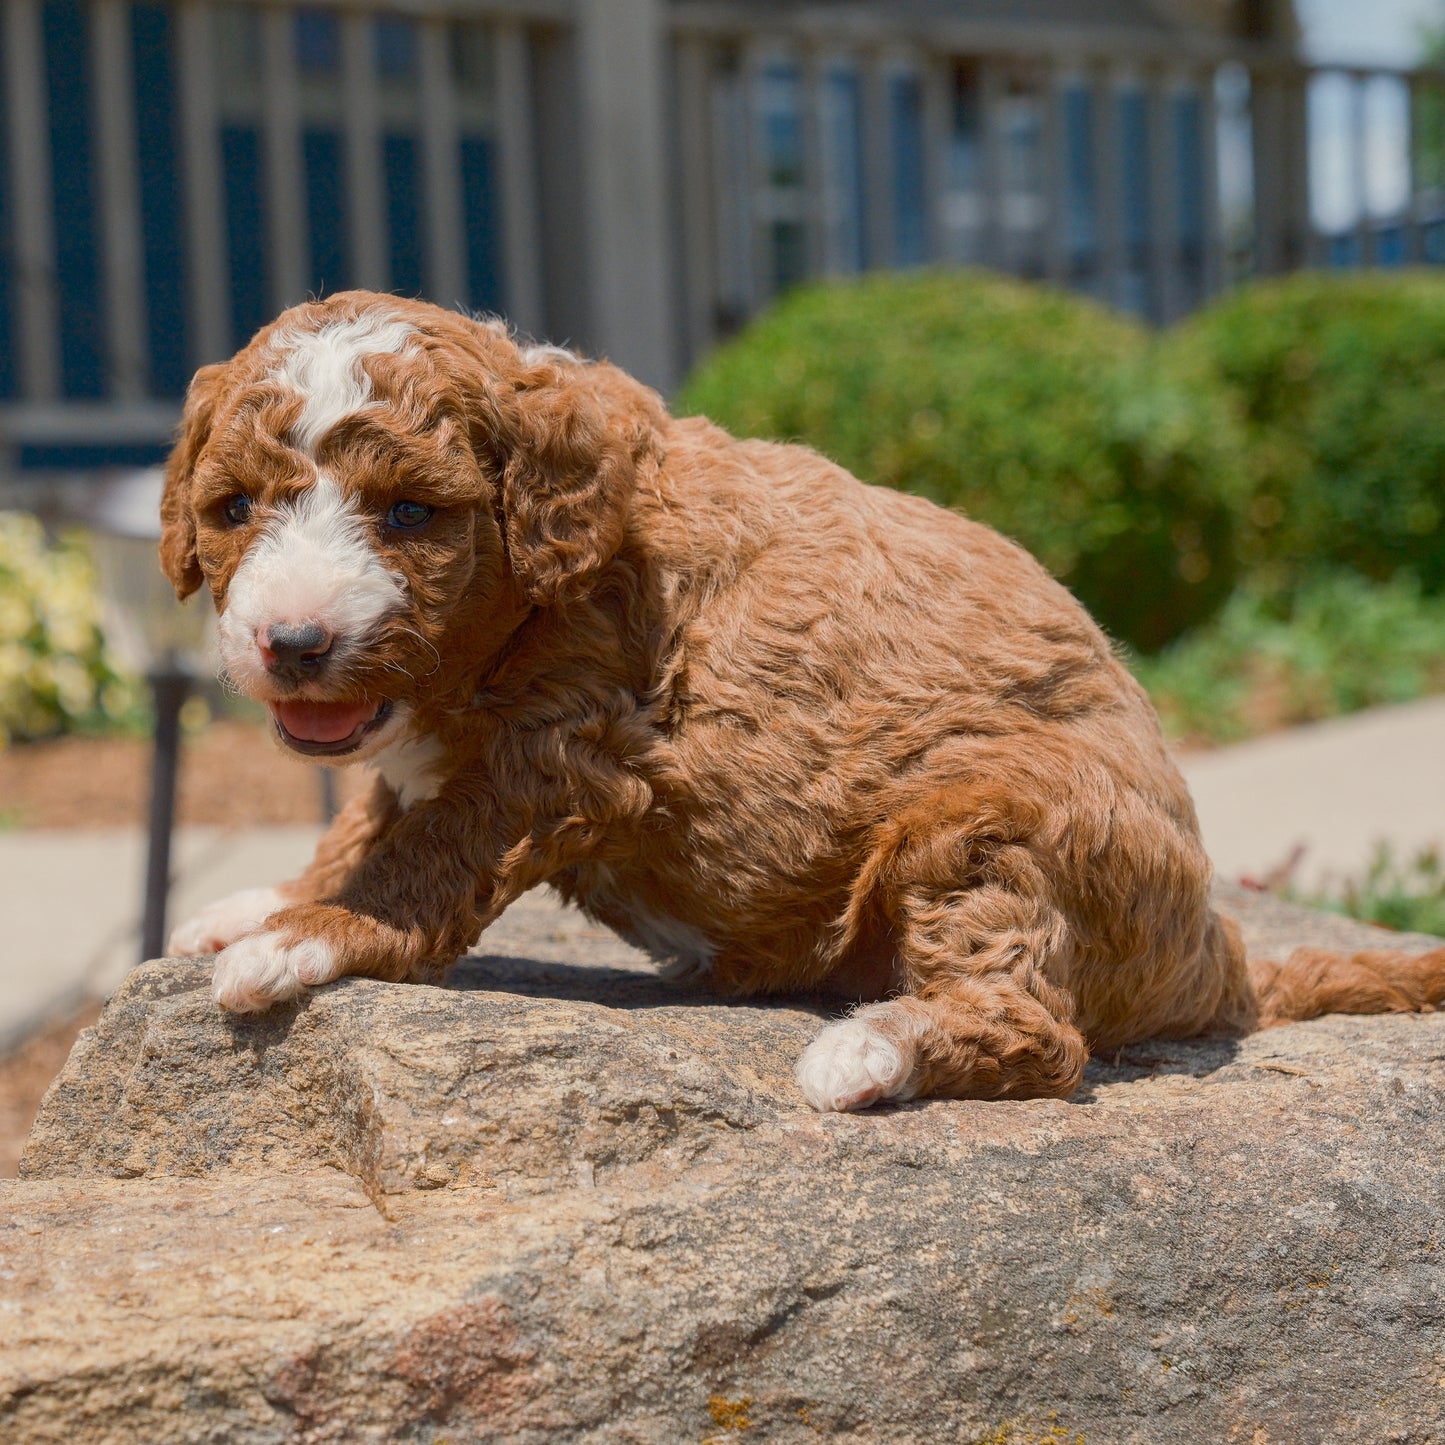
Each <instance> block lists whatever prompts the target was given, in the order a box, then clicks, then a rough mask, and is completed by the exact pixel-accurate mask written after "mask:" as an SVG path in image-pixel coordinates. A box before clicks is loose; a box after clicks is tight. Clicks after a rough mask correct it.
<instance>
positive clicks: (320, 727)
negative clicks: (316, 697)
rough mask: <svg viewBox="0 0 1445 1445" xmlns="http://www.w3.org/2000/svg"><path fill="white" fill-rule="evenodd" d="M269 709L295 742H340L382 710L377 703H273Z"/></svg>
mask: <svg viewBox="0 0 1445 1445" xmlns="http://www.w3.org/2000/svg"><path fill="white" fill-rule="evenodd" d="M271 710H272V712H274V713H275V715H276V716H277V718H279V719H280V721H281V726H282V727H283V728H285V729H286V731H287V732H288V733H290V734H291V736H292V737H293V738H295V739H296V740H297V741H298V742H303V743H339V742H341V741H342V739H343V738H349V737H350V736H351V735H352V733H354V732H355V731H356V730H357V728H359V727H360V726H361V725H362V723H368V722H370V721H371V720H372V718H374V717H375V716H376V715H377V713H378V712H380V711H381V704H380V703H379V702H273V703H272V704H271Z"/></svg>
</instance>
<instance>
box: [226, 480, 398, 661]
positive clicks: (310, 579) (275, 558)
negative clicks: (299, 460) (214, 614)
mask: <svg viewBox="0 0 1445 1445" xmlns="http://www.w3.org/2000/svg"><path fill="white" fill-rule="evenodd" d="M404 600H405V583H404V581H403V579H402V578H400V577H399V576H397V575H396V573H394V572H390V571H388V570H387V568H386V567H385V566H383V565H382V561H381V558H380V557H379V556H378V555H377V552H376V547H375V544H374V542H373V540H372V538H371V536H370V534H369V532H368V529H367V527H366V524H365V523H364V522H363V521H362V519H361V518H360V517H359V516H358V515H357V512H356V508H355V505H354V503H353V502H352V499H351V498H350V497H348V496H347V495H346V494H345V493H344V492H343V491H342V490H341V488H340V487H339V486H337V484H336V481H335V479H334V478H332V477H330V476H328V475H327V474H326V473H325V472H321V473H318V475H317V479H316V484H315V485H314V486H311V487H308V488H307V489H306V490H305V491H304V492H302V493H301V495H300V496H299V497H297V498H296V500H295V501H293V502H289V503H287V504H286V505H285V506H283V507H282V508H281V510H280V511H279V513H278V514H277V515H276V516H275V517H274V518H272V520H271V521H270V522H269V523H268V524H267V526H266V530H265V531H264V532H263V533H262V535H261V536H260V537H258V538H257V539H256V541H255V543H254V544H253V545H252V546H251V548H250V549H249V550H248V551H247V553H246V556H245V557H244V558H243V560H242V562H241V565H240V566H239V567H238V568H237V569H236V575H235V576H234V577H233V578H232V579H231V586H230V590H229V592H228V593H227V596H226V610H225V612H224V614H223V615H222V617H221V627H220V642H221V660H222V662H223V663H224V664H225V667H226V671H227V673H228V674H229V675H230V677H231V678H232V680H233V681H234V682H235V683H236V684H237V686H239V687H242V688H245V687H246V686H247V684H248V683H251V684H257V683H261V682H264V680H265V676H266V671H265V666H264V663H263V662H262V659H261V655H260V652H259V649H258V647H257V644H256V630H257V629H258V628H260V627H265V626H271V625H274V624H276V623H290V624H292V625H299V624H301V623H304V622H319V623H320V624H321V625H322V626H323V627H324V628H326V630H327V631H328V632H330V633H331V634H332V635H333V636H334V638H335V639H336V641H335V647H336V651H337V657H338V660H340V661H344V660H345V654H346V652H347V650H348V649H349V648H350V647H351V646H354V645H356V644H359V643H364V642H365V641H366V640H367V637H368V635H369V634H370V633H371V632H372V631H373V629H375V628H376V627H377V626H378V625H379V624H380V623H381V622H383V621H384V620H385V619H386V618H387V617H389V616H390V615H391V614H392V613H394V612H396V611H397V610H398V609H399V608H400V607H401V606H402V604H403V602H404Z"/></svg>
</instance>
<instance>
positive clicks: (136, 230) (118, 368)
mask: <svg viewBox="0 0 1445 1445" xmlns="http://www.w3.org/2000/svg"><path fill="white" fill-rule="evenodd" d="M91 16H92V19H91V24H92V26H93V30H92V32H91V33H92V35H93V37H94V57H95V102H96V151H97V156H96V158H97V160H98V161H99V182H100V217H101V226H102V230H103V234H104V242H103V244H102V246H101V254H102V255H103V257H104V258H105V315H106V333H107V345H108V354H107V357H106V372H107V388H106V389H107V391H108V392H110V393H111V394H113V395H114V396H116V397H117V398H118V399H121V400H126V401H129V400H134V399H135V398H136V397H139V396H143V395H144V394H145V390H146V381H147V376H148V372H149V355H150V348H149V346H148V345H147V340H146V323H145V295H146V290H145V249H144V243H143V241H142V238H141V214H140V180H139V177H138V175H137V163H136V133H135V107H134V105H133V103H132V99H131V97H132V89H131V77H132V74H133V60H134V57H133V54H132V49H131V28H130V6H129V4H128V3H125V0H93V3H92V7H91Z"/></svg>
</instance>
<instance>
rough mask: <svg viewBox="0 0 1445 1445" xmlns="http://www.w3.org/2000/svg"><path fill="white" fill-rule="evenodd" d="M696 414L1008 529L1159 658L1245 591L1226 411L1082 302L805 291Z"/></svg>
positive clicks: (963, 291)
mask: <svg viewBox="0 0 1445 1445" xmlns="http://www.w3.org/2000/svg"><path fill="white" fill-rule="evenodd" d="M678 409H679V410H680V411H690V412H701V413H704V414H706V415H707V416H709V417H711V418H712V419H713V420H714V421H716V422H718V423H719V424H720V425H722V426H725V427H727V428H728V429H729V430H730V431H733V432H735V433H737V434H739V435H744V436H762V437H771V438H774V439H778V440H790V441H791V440H796V441H803V442H807V443H808V444H809V445H811V446H814V447H816V448H817V449H818V450H819V451H821V452H823V453H824V454H825V455H826V456H829V457H831V458H832V459H833V460H835V461H837V462H840V463H841V464H842V465H843V466H845V467H847V468H848V469H849V470H850V471H852V472H853V473H854V474H855V475H857V476H859V477H861V478H863V480H865V481H872V482H881V483H884V484H886V485H888V486H892V487H898V488H901V489H904V490H907V491H911V492H917V493H919V494H921V495H923V496H926V497H930V498H932V499H933V500H934V501H936V502H941V503H943V504H944V505H945V506H950V507H956V508H959V509H960V510H962V511H964V512H966V513H967V514H968V515H970V516H972V517H975V518H977V519H979V520H980V521H984V522H987V523H989V524H990V525H992V526H994V527H997V528H998V529H999V530H1000V531H1002V532H1004V533H1006V534H1007V535H1009V536H1011V537H1014V538H1015V539H1017V540H1018V541H1019V542H1021V543H1022V544H1023V545H1024V546H1025V547H1027V548H1028V549H1029V550H1030V551H1031V552H1033V553H1034V555H1035V556H1037V557H1038V558H1039V559H1040V561H1042V562H1043V563H1044V565H1045V566H1047V567H1048V568H1049V569H1050V570H1051V571H1052V572H1053V573H1054V575H1055V576H1057V577H1059V578H1060V579H1061V580H1062V581H1063V582H1064V583H1066V584H1067V585H1068V586H1069V587H1071V588H1072V589H1073V590H1074V592H1075V593H1076V594H1077V595H1078V596H1079V597H1080V598H1081V600H1082V601H1083V602H1084V604H1085V605H1086V606H1087V607H1088V608H1089V609H1090V610H1091V611H1092V612H1093V613H1094V615H1095V616H1096V617H1097V618H1098V619H1099V621H1100V622H1102V623H1103V624H1104V626H1105V627H1107V628H1108V629H1109V630H1110V631H1111V632H1113V633H1114V634H1115V635H1116V636H1118V637H1121V638H1123V639H1124V640H1126V641H1128V642H1129V643H1131V644H1132V645H1134V646H1135V647H1137V648H1141V649H1143V650H1145V651H1152V650H1154V649H1156V648H1158V647H1160V646H1162V645H1163V644H1164V643H1166V642H1168V641H1169V640H1170V639H1171V638H1173V637H1175V636H1177V635H1178V634H1179V633H1180V632H1182V631H1183V630H1184V629H1186V628H1187V627H1189V626H1191V625H1194V624H1196V623H1199V622H1201V621H1203V620H1204V619H1205V618H1207V617H1209V616H1210V615H1211V614H1212V613H1213V612H1214V611H1216V609H1217V608H1218V607H1219V606H1220V605H1221V604H1222V603H1223V601H1224V599H1225V598H1226V597H1227V596H1228V594H1229V592H1230V590H1231V588H1232V586H1233V584H1234V581H1235V568H1234V556H1235V551H1234V545H1233V536H1232V526H1233V522H1232V517H1233V510H1234V506H1235V505H1236V504H1235V503H1234V502H1233V501H1232V500H1231V494H1232V492H1233V491H1235V490H1237V489H1238V488H1239V486H1240V485H1241V478H1240V456H1239V449H1238V442H1237V438H1236V434H1235V430H1234V428H1233V425H1232V421H1231V417H1230V414H1229V412H1228V409H1227V407H1225V406H1224V405H1222V404H1221V403H1219V402H1218V400H1217V398H1216V397H1215V396H1214V394H1213V393H1212V392H1211V391H1210V390H1209V388H1207V387H1204V386H1201V385H1199V384H1198V383H1197V379H1196V378H1195V377H1194V376H1193V375H1191V374H1190V373H1189V372H1188V371H1187V370H1183V369H1169V368H1166V367H1164V366H1161V365H1160V363H1159V361H1158V358H1157V356H1156V354H1155V348H1154V346H1153V343H1152V341H1151V338H1150V336H1149V334H1148V333H1147V332H1146V331H1145V330H1144V329H1143V328H1141V327H1139V326H1137V325H1136V324H1134V323H1133V322H1131V321H1129V320H1127V319H1126V318H1124V317H1122V316H1119V315H1117V314H1115V313H1112V312H1109V311H1106V310H1104V309H1103V308H1102V307H1099V306H1097V305H1095V304H1094V303H1092V302H1089V301H1086V300H1083V299H1081V298H1079V297H1075V296H1071V295H1067V294H1065V293H1062V292H1057V291H1053V290H1049V289H1045V288H1043V287H1038V286H1030V285H1027V284H1024V283H1020V282H1016V281H1012V280H1008V279H1005V278H1003V277H998V276H992V275H988V274H985V273H980V272H968V271H949V272H936V273H935V272H913V273H908V274H906V275H876V276H870V277H866V278H864V279H862V280H859V281H856V282H848V283H842V284H830V285H823V286H814V287H808V288H804V289H800V290H797V291H794V292H792V293H790V294H789V295H788V296H787V297H785V298H784V299H783V300H782V301H781V302H779V303H778V305H777V306H775V307H774V308H773V309H772V310H771V311H770V312H768V313H766V314H765V315H764V316H762V317H760V318H759V319H758V320H757V321H756V322H754V324H753V325H752V326H750V327H749V328H748V329H747V330H746V331H745V332H744V333H743V334H742V335H741V336H739V337H738V338H736V339H735V340H734V341H733V342H731V343H730V344H729V345H727V346H724V347H722V348H721V349H720V350H719V351H718V352H716V353H715V354H714V355H713V356H712V357H711V358H709V359H708V361H707V362H705V363H704V365H703V366H702V368H701V369H700V370H699V371H698V372H697V373H696V374H695V375H694V376H693V377H692V378H691V380H690V381H689V382H688V384H687V385H686V387H685V388H684V390H683V392H682V394H681V396H680V398H679V408H678Z"/></svg>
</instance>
